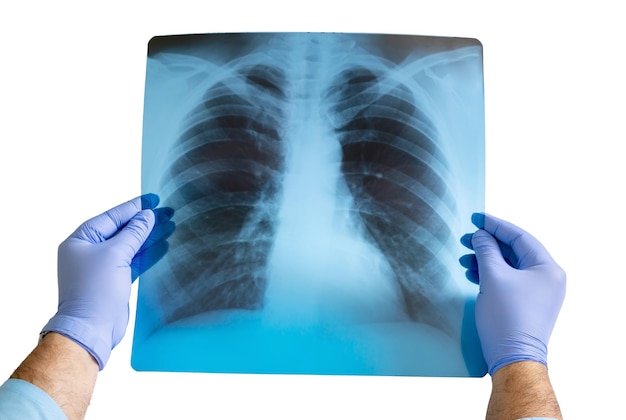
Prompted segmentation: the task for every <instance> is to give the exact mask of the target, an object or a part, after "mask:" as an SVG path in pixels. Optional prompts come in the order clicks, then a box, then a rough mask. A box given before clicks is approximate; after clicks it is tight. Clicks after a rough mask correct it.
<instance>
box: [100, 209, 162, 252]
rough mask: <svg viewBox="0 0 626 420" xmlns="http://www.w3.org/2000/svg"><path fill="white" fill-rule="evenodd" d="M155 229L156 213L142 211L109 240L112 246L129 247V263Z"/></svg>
mask: <svg viewBox="0 0 626 420" xmlns="http://www.w3.org/2000/svg"><path fill="white" fill-rule="evenodd" d="M153 227H154V212H153V211H152V210H141V211H140V212H138V213H137V214H135V215H134V216H133V217H132V219H130V221H129V222H128V223H127V224H126V226H124V227H123V228H122V229H121V230H120V231H119V232H118V233H117V234H116V235H115V236H114V237H112V238H111V239H109V240H110V241H111V245H112V246H116V245H119V244H124V245H125V246H126V247H128V249H129V251H128V255H129V258H128V262H129V263H130V261H131V260H132V258H133V257H134V256H135V254H137V251H139V249H140V248H141V246H142V245H143V244H144V242H145V241H146V239H147V238H148V235H150V232H151V231H152V228H153Z"/></svg>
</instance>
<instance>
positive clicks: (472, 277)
mask: <svg viewBox="0 0 626 420" xmlns="http://www.w3.org/2000/svg"><path fill="white" fill-rule="evenodd" d="M465 278H466V279H468V280H469V281H471V282H472V283H474V284H478V285H480V277H479V274H478V270H467V271H466V272H465Z"/></svg>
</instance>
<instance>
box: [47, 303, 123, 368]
mask: <svg viewBox="0 0 626 420" xmlns="http://www.w3.org/2000/svg"><path fill="white" fill-rule="evenodd" d="M48 332H56V333H59V334H62V335H64V336H65V337H67V338H69V339H70V340H72V341H74V342H76V343H77V344H78V345H80V346H81V347H82V348H84V349H85V350H87V351H88V352H89V353H90V354H91V355H92V356H93V358H94V359H96V361H97V362H98V366H99V370H102V369H104V366H105V365H106V364H107V362H108V360H109V357H110V356H111V347H112V346H111V343H107V342H106V341H105V340H103V339H102V337H100V336H98V335H97V334H96V333H95V331H94V328H93V326H90V325H88V324H87V323H85V322H84V321H82V320H80V319H76V318H72V317H69V316H65V315H59V314H57V315H55V316H53V317H52V318H51V319H50V321H48V323H47V324H46V325H45V326H44V327H43V329H42V330H41V334H44V333H48Z"/></svg>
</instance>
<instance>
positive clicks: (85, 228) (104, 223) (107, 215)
mask: <svg viewBox="0 0 626 420" xmlns="http://www.w3.org/2000/svg"><path fill="white" fill-rule="evenodd" d="M141 207H142V197H135V198H133V199H132V200H129V201H127V202H125V203H122V204H120V205H118V206H115V207H113V208H112V209H109V210H107V211H105V212H104V213H102V214H99V215H98V216H95V217H92V218H91V219H89V220H87V221H86V222H85V223H83V224H82V225H80V226H79V227H78V229H76V231H74V233H73V234H72V235H71V236H70V237H73V238H78V239H82V240H86V241H89V242H91V243H98V242H104V241H106V240H107V239H109V238H110V237H112V236H113V235H115V233H117V231H118V230H119V229H121V228H122V227H124V226H125V225H126V223H128V221H129V220H130V219H131V218H132V217H133V216H134V215H135V214H137V212H138V211H140V210H141Z"/></svg>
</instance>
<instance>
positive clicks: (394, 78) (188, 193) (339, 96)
mask: <svg viewBox="0 0 626 420" xmlns="http://www.w3.org/2000/svg"><path fill="white" fill-rule="evenodd" d="M145 87H146V89H145V104H144V131H143V142H142V172H141V177H142V178H141V182H142V191H143V192H144V193H147V192H153V193H157V194H158V195H159V196H160V197H161V204H162V205H164V206H169V207H172V208H173V209H174V210H175V212H176V213H175V215H174V218H173V220H174V221H175V222H176V226H177V227H176V231H175V233H174V234H173V235H172V236H171V238H170V240H169V242H170V249H169V251H168V253H167V254H166V255H165V257H164V258H163V259H161V260H160V261H159V262H158V263H157V264H156V265H155V266H153V267H152V268H151V269H149V270H148V271H147V272H146V273H145V274H143V275H142V276H141V279H140V280H139V289H138V302H137V314H136V322H135V333H134V341H133V349H132V366H133V367H134V368H135V369H136V370H140V371H175V372H181V371H184V372H221V373H288V374H289V373H292V374H325V375H328V374H330V375H387V376H389V375H393V376H396V375H397V376H461V377H462V376H483V375H484V374H485V372H486V366H485V362H484V360H483V358H482V353H481V349H480V344H479V340H478V336H477V332H476V327H475V322H474V303H475V299H476V295H477V292H478V290H477V286H476V285H475V284H473V283H471V282H469V281H468V280H467V279H466V278H465V276H464V270H463V268H462V267H461V266H460V264H459V262H458V258H459V257H460V256H461V255H462V254H463V253H465V252H464V250H463V248H462V246H461V244H460V242H459V239H460V237H461V236H462V235H463V234H464V233H466V232H471V231H473V230H474V228H473V227H472V225H471V221H470V215H471V213H472V212H474V211H482V209H483V208H484V99H483V96H484V95H483V68H482V47H481V45H480V43H479V42H478V41H477V40H475V39H466V38H453V37H449V38H448V37H429V36H412V35H390V34H346V33H297V32H293V33H238V34H235V33H232V34H203V35H176V36H159V37H155V38H153V39H152V40H151V41H150V42H149V45H148V57H147V73H146V85H145Z"/></svg>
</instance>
